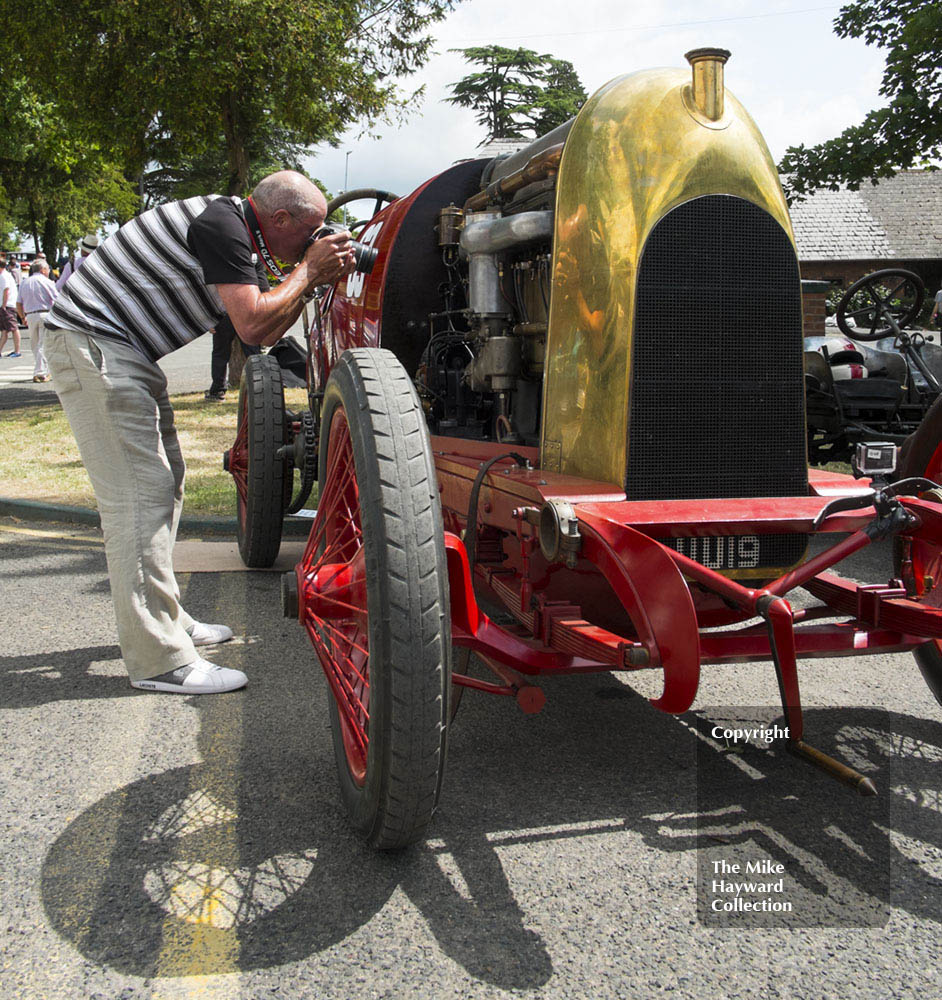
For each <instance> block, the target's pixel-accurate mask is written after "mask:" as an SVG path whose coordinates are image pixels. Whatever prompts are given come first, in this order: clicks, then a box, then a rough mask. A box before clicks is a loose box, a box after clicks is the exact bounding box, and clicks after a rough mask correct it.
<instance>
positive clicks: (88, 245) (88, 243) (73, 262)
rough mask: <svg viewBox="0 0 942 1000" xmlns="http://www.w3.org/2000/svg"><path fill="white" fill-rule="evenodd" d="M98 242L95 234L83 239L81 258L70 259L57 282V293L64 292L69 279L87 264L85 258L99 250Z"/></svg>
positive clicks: (80, 244) (80, 248) (80, 249)
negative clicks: (63, 289)
mask: <svg viewBox="0 0 942 1000" xmlns="http://www.w3.org/2000/svg"><path fill="white" fill-rule="evenodd" d="M98 242H99V241H98V237H97V236H96V235H95V234H94V233H89V234H88V235H87V236H83V237H82V242H81V243H79V256H78V257H70V258H69V259H68V262H67V263H66V265H65V267H63V268H62V273H61V274H60V275H59V280H58V281H57V282H56V291H57V292H61V291H62V288H63V286H64V285H65V283H66V282H67V281H68V280H69V278H70V277H71V276H72V275H73V274H74V273H75V272H76V271H77V270H78V269H79V268H80V267H81V266H82V265H83V264H84V263H85V258H86V257H88V256H89V254H93V253H94V252H95V251H96V250H97V249H98Z"/></svg>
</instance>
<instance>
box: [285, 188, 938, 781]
mask: <svg viewBox="0 0 942 1000" xmlns="http://www.w3.org/2000/svg"><path fill="white" fill-rule="evenodd" d="M428 183H431V181H430V182H428ZM426 186H427V185H426ZM423 190H424V187H423V188H419V189H418V190H417V191H416V192H414V193H413V194H412V195H410V196H408V197H407V198H402V199H399V200H397V201H395V202H393V203H392V204H391V205H389V206H388V207H387V208H385V209H383V211H381V212H380V213H378V214H377V215H376V216H375V217H374V219H373V220H372V221H371V226H372V228H371V229H368V230H365V232H369V233H372V234H373V238H371V239H370V242H371V244H372V245H373V246H374V248H375V249H376V250H377V251H378V258H377V261H376V264H375V266H374V269H373V271H372V273H371V275H370V278H369V281H368V282H367V284H366V291H365V293H364V292H362V290H361V293H358V294H357V296H356V297H355V298H349V297H347V296H346V295H345V294H343V292H342V291H341V290H340V288H338V289H337V291H338V292H339V293H340V294H337V295H334V294H333V293H331V294H329V295H328V296H327V298H326V299H325V302H324V303H322V313H321V315H323V316H324V319H325V321H326V322H325V324H324V326H323V327H321V326H320V325H318V327H317V329H316V330H315V331H312V337H311V353H312V359H313V363H312V366H311V369H310V371H309V375H310V378H311V382H312V385H311V388H312V389H314V390H315V391H316V390H317V389H321V390H323V387H324V384H325V383H326V380H327V375H328V374H329V372H330V369H331V368H332V367H333V364H334V363H335V362H336V360H337V358H339V356H340V354H341V353H342V351H343V350H345V349H346V348H348V347H378V346H380V333H379V331H380V327H381V325H382V324H381V319H382V313H383V299H384V292H385V286H386V277H387V270H388V267H389V261H390V255H391V252H392V247H393V244H394V241H395V238H396V234H397V231H398V229H399V227H400V225H401V224H402V221H403V219H404V218H405V217H406V215H407V213H408V212H409V210H410V208H411V207H412V205H413V204H414V203H415V201H416V199H417V198H419V197H420V196H421V194H422V191H423ZM431 443H432V450H433V453H434V457H435V466H436V473H437V478H438V488H439V492H440V495H441V502H442V512H443V519H444V527H445V545H446V553H447V565H448V578H449V586H450V595H451V625H452V638H453V642H454V644H455V645H457V646H464V647H468V648H470V649H472V650H473V651H474V652H475V653H476V654H477V655H478V656H479V657H480V658H481V659H482V660H483V661H484V662H485V663H486V664H487V665H488V667H489V668H490V669H491V670H492V671H493V672H494V673H495V674H496V676H497V678H498V680H499V683H492V682H487V681H483V680H478V679H476V678H472V677H469V676H466V675H464V674H457V673H456V674H454V675H453V681H454V683H455V684H457V685H460V686H464V687H471V688H475V689H477V690H481V691H486V692H489V693H492V694H499V695H507V696H512V697H515V698H516V700H517V701H518V703H519V704H520V707H521V708H522V709H523V710H524V711H525V712H535V711H539V710H540V708H541V707H542V705H543V703H544V701H545V698H544V696H543V693H542V691H541V690H540V689H539V688H538V687H536V686H535V685H533V684H532V683H530V682H529V680H528V678H531V677H533V676H536V675H539V674H559V673H589V672H598V671H612V670H616V671H621V670H626V671H629V670H639V669H660V670H662V671H663V674H664V689H663V692H662V694H661V695H660V697H658V698H656V699H652V703H653V704H654V706H655V707H656V708H658V709H660V710H662V711H665V712H671V713H681V712H684V711H686V710H687V709H688V708H689V707H690V706H691V704H692V703H693V700H694V698H695V696H696V693H697V688H698V685H699V679H700V668H701V665H702V664H709V663H730V662H745V661H754V660H772V661H773V662H774V664H775V670H776V674H777V678H778V682H779V689H780V693H781V698H782V704H783V709H784V712H785V717H786V724H787V725H788V728H789V741H790V746H791V748H792V749H793V750H795V751H796V752H797V753H799V754H800V755H802V756H804V757H805V758H807V759H809V760H810V761H811V762H813V763H815V764H816V765H818V766H820V767H822V768H824V769H825V770H826V771H828V772H829V773H830V774H832V775H833V776H834V777H837V778H838V779H839V780H841V781H843V782H845V783H847V784H850V785H852V786H854V787H856V788H857V789H858V791H860V792H861V793H863V794H873V793H874V791H875V789H874V787H873V785H872V783H871V782H870V781H869V779H866V778H864V777H863V776H862V775H860V774H858V773H857V772H854V771H852V770H851V769H849V768H847V767H845V766H844V765H842V764H840V763H838V762H837V761H834V760H832V759H831V758H829V757H827V756H825V755H824V754H822V753H820V752H819V751H817V750H814V748H812V747H809V746H808V745H807V744H806V743H804V742H803V740H802V734H803V724H802V711H801V699H800V694H799V686H798V672H797V660H798V658H799V657H805V658H811V657H830V656H854V655H857V654H860V653H864V652H866V653H877V652H902V651H907V650H912V649H914V648H915V647H917V646H919V645H920V644H922V643H925V642H927V641H929V640H932V639H942V588H938V589H935V590H932V591H931V592H930V593H925V594H920V597H919V599H918V600H913V599H911V598H910V597H908V596H907V591H906V590H905V589H904V588H903V586H902V584H901V581H899V580H891V581H890V582H889V583H888V584H887V585H885V586H858V585H857V584H855V583H852V582H850V581H847V580H844V579H841V578H840V577H838V576H835V575H833V574H830V573H828V572H827V571H828V570H830V569H831V568H832V567H833V566H835V565H836V564H837V563H838V562H840V561H841V560H842V559H844V558H846V557H847V556H849V555H851V554H852V553H853V552H855V551H857V550H859V549H860V548H863V547H864V546H866V545H868V544H870V542H871V540H872V539H871V534H870V533H868V532H867V531H866V530H865V529H866V528H868V527H871V531H872V526H873V525H874V524H875V523H876V521H877V520H878V519H879V513H878V511H877V510H876V509H875V508H874V507H872V506H868V507H863V508H858V509H856V510H852V511H838V512H835V513H830V514H828V515H827V516H826V517H824V518H823V519H822V518H821V515H822V512H823V511H824V509H825V508H826V507H827V506H828V504H829V503H831V502H832V501H834V500H835V499H836V498H839V497H847V496H849V495H850V496H853V495H854V494H857V495H860V496H864V495H869V493H870V490H869V484H868V483H867V481H855V480H853V479H852V478H851V477H849V476H843V475H836V474H828V473H822V472H816V471H814V470H812V471H811V473H810V480H809V487H810V488H809V493H810V495H809V496H804V497H787V498H761V499H739V500H730V499H721V500H675V501H657V502H647V501H635V502H631V501H628V500H626V498H625V493H624V492H623V491H622V490H620V489H619V488H618V487H616V486H612V485H609V484H605V483H599V482H592V481H588V480H584V479H579V478H576V477H572V476H566V475H560V474H557V473H550V472H546V471H544V470H541V469H540V468H539V451H538V449H536V448H523V447H515V448H514V453H515V455H517V456H519V457H520V458H521V459H524V460H525V461H526V463H527V465H526V467H524V466H521V465H520V464H518V462H517V460H516V459H515V458H510V457H503V458H501V457H500V456H506V453H507V450H508V449H507V447H506V446H505V445H501V444H490V443H482V442H476V441H471V440H467V439H458V438H447V437H433V438H432V442H431ZM488 462H493V464H492V465H491V466H490V468H489V469H488V470H487V471H486V472H483V473H482V467H483V465H484V464H485V463H488ZM479 477H480V483H479V484H478V487H479V495H478V497H477V503H476V520H477V524H476V525H475V526H474V527H475V529H476V530H475V536H474V537H475V545H474V548H475V550H476V552H475V560H474V564H473V565H472V563H471V560H470V559H469V555H468V550H467V547H466V545H465V541H463V540H462V539H463V537H465V538H466V537H467V536H466V529H467V527H468V524H467V521H468V508H469V503H470V500H471V496H472V492H473V491H474V487H475V481H476V480H478V479H479ZM897 499H898V505H902V507H903V508H904V509H905V511H906V513H907V514H909V515H910V516H911V523H910V524H909V525H907V526H906V528H905V537H906V538H911V539H913V540H915V541H923V542H925V543H927V545H928V547H929V548H930V549H933V550H934V549H935V548H936V547H939V548H942V507H940V506H939V505H936V504H932V503H927V502H925V501H922V500H920V499H918V498H917V497H915V496H912V497H909V496H904V497H899V498H897ZM551 500H552V501H565V502H567V503H568V504H569V505H570V506H571V508H572V511H573V513H574V515H575V516H576V517H577V518H578V529H579V532H580V535H581V545H580V547H579V551H578V553H577V554H576V555H575V556H574V557H573V558H571V559H570V560H569V565H568V566H564V565H562V563H550V562H547V560H546V559H544V557H543V556H542V554H541V549H540V544H539V536H538V532H537V529H536V523H538V520H539V512H540V510H541V509H542V508H543V506H544V504H546V503H547V501H551ZM816 519H817V520H816ZM818 522H820V523H818ZM897 527H898V526H897ZM744 534H745V535H753V534H761V535H768V534H805V535H809V536H810V535H813V534H847V537H846V538H843V539H842V540H840V541H838V542H837V543H836V544H835V545H833V546H831V547H830V548H828V549H827V550H825V551H824V552H822V553H820V554H819V555H817V556H815V557H814V558H812V559H810V560H808V561H807V562H805V563H804V564H802V565H799V566H798V567H797V568H796V569H794V570H791V571H789V572H785V573H784V574H783V575H781V576H779V577H778V579H775V580H772V581H770V582H767V583H765V584H764V585H763V586H761V587H759V588H755V587H750V586H744V585H741V584H739V583H737V582H736V581H735V580H734V579H731V578H730V576H727V575H724V574H723V573H720V572H717V571H716V570H713V569H710V568H708V567H707V566H705V565H702V564H701V563H699V562H696V561H694V560H693V559H690V558H687V557H686V556H684V555H683V554H681V553H680V552H678V551H676V550H674V549H673V548H671V547H669V546H667V545H663V544H661V543H660V542H658V541H657V540H656V539H657V538H662V539H663V538H681V537H691V538H716V537H723V536H737V535H739V536H741V535H744ZM504 543H506V546H507V548H508V549H510V551H507V550H505V548H504ZM906 569H907V563H906V562H904V566H903V575H904V576H907V572H906ZM910 569H911V567H910ZM302 570H303V567H302V566H301V565H299V566H298V567H297V570H296V577H297V582H298V599H299V600H298V606H299V618H300V620H301V621H302V623H304V622H305V611H304V609H305V607H306V606H307V607H312V608H313V607H315V606H317V607H318V608H319V611H318V613H320V614H322V615H323V616H324V617H330V616H331V611H330V602H327V601H323V600H320V596H321V595H320V593H319V581H318V577H320V576H322V575H323V576H324V579H325V580H327V579H329V580H331V581H332V585H333V587H334V588H336V586H337V584H338V581H340V580H341V579H342V580H343V581H344V586H345V587H349V588H350V593H351V594H359V595H361V596H362V594H363V593H364V592H365V569H364V568H363V563H362V560H361V561H360V562H359V563H358V564H354V565H348V566H342V565H340V564H337V565H330V564H329V565H326V566H322V567H321V570H320V572H318V573H317V574H315V575H313V576H312V575H311V574H307V576H305V573H304V572H302ZM939 572H940V573H942V567H940V568H939ZM909 575H911V573H910V574H909ZM907 578H908V577H907ZM799 586H803V587H805V589H806V590H808V591H809V592H810V593H811V594H812V595H813V596H814V597H816V598H817V599H818V600H819V601H820V602H821V605H820V606H819V607H815V608H811V609H807V610H793V609H792V607H791V606H790V605H789V603H788V601H787V600H786V599H785V598H786V595H787V594H788V593H789V592H790V591H791V590H793V589H794V588H796V587H799ZM476 588H477V590H478V592H479V593H481V595H482V597H484V598H486V599H487V600H488V601H489V602H490V603H492V604H495V605H496V606H498V607H503V608H504V609H506V611H507V612H509V613H510V615H511V616H512V617H513V619H515V624H512V625H509V626H508V625H501V624H498V623H496V622H495V621H494V620H492V618H491V617H489V616H488V615H487V614H486V613H485V612H484V611H483V610H482V609H481V607H480V605H479V603H478V599H477V597H476V593H475V589H476ZM913 589H914V588H913V587H910V591H912V590H913ZM336 593H337V591H336V589H335V590H334V594H335V595H336ZM576 601H580V602H581V603H576ZM334 603H335V604H336V599H334ZM354 603H355V604H357V605H358V606H362V601H361V600H357V601H354ZM584 613H585V614H584ZM756 618H759V619H760V621H759V622H758V623H755V622H754V621H753V622H752V623H751V624H750V620H752V619H756ZM833 618H844V619H845V620H843V621H838V622H834V621H831V622H827V621H825V620H824V619H833ZM589 619H594V620H592V621H590V620H589ZM736 624H738V625H740V627H739V628H733V629H731V630H724V631H710V630H711V629H712V628H714V627H715V626H720V625H725V626H731V625H736Z"/></svg>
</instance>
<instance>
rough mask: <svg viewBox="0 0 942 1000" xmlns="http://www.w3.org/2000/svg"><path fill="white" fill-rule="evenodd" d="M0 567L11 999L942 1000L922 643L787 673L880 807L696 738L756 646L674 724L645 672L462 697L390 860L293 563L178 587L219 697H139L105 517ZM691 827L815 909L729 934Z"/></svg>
mask: <svg viewBox="0 0 942 1000" xmlns="http://www.w3.org/2000/svg"><path fill="white" fill-rule="evenodd" d="M855 572H856V573H858V574H859V575H860V576H861V577H863V578H867V579H875V580H882V579H885V577H886V576H887V574H888V554H887V552H886V550H885V549H883V550H874V551H872V552H869V553H866V554H864V556H863V557H860V558H858V562H857V563H856V570H855ZM0 575H2V602H0V607H2V613H3V635H4V644H3V650H2V656H0V664H2V671H3V673H2V677H3V688H2V696H0V719H2V733H3V742H2V747H3V752H2V755H0V768H2V773H0V815H2V821H0V822H2V830H3V835H2V851H0V889H2V897H0V898H2V903H0V907H2V928H3V934H2V936H0V997H2V998H3V1000H7V998H14V997H16V998H19V997H23V998H39V997H48V998H65V997H68V998H72V997H95V998H102V1000H104V998H107V1000H112V998H131V997H133V998H154V1000H164V998H183V997H202V998H206V997H208V998H213V1000H216V998H240V1000H242V998H244V1000H255V998H263V997H284V998H288V997H290V998H318V1000H320V998H333V997H336V998H344V1000H347V998H360V997H396V998H399V997H406V996H408V997H429V998H436V1000H437V998H445V997H462V998H464V997H510V996H514V997H523V996H533V997H578V998H589V997H591V998H596V997H641V998H647V997H655V996H661V995H670V996H672V997H684V998H686V997H704V998H706V997H709V998H713V997H728V998H746V997H749V998H754V997H780V998H809V1000H810V998H814V1000H819V998H830V997H834V998H838V997H840V998H858V997H860V998H863V997H867V998H871V997H872V998H879V1000H886V998H889V997H920V998H926V1000H928V998H930V997H938V996H940V995H942V979H940V973H939V945H938V940H939V931H940V928H939V924H940V922H942V815H940V809H942V805H940V788H942V768H940V761H942V726H940V723H939V719H940V712H942V710H940V708H939V706H938V705H937V704H936V703H935V701H934V700H933V699H932V698H931V697H930V695H929V694H928V692H927V690H926V687H925V685H924V684H923V682H922V679H921V678H920V676H919V674H918V671H917V670H916V667H915V665H914V663H913V660H912V657H911V656H910V655H909V654H896V655H884V656H875V657H854V658H848V659H842V660H823V661H815V662H812V663H810V664H808V665H807V666H805V667H803V668H802V675H801V680H802V685H803V691H804V697H805V702H806V705H810V706H818V707H812V708H810V709H808V711H807V713H806V732H807V738H808V739H809V741H811V742H812V743H814V744H816V745H819V746H820V747H821V748H822V749H824V750H827V751H828V752H831V753H833V754H834V755H835V756H840V757H841V758H842V759H844V760H847V761H848V762H850V763H853V764H854V765H855V766H857V767H859V768H861V769H863V770H865V771H866V772H867V773H868V774H870V775H871V776H872V777H873V779H874V781H875V783H876V784H877V787H878V789H879V791H880V795H879V796H878V798H877V799H875V800H874V799H871V800H864V799H861V798H859V797H857V796H855V795H853V794H852V793H851V792H850V791H848V790H846V789H844V788H843V787H841V786H839V785H837V784H836V783H835V782H833V781H831V780H829V779H827V778H825V777H822V776H820V775H819V774H818V773H817V772H816V771H814V770H812V769H811V768H810V767H809V766H808V765H806V764H804V763H802V762H800V761H796V760H793V759H792V758H790V757H789V756H788V755H786V754H784V753H781V752H774V751H773V752H762V751H759V750H753V749H750V750H748V751H747V752H744V753H742V754H732V753H725V752H722V753H721V752H718V751H717V750H716V748H715V747H713V746H709V745H707V743H706V741H705V740H704V739H703V738H702V737H703V736H704V734H705V733H706V732H707V731H708V729H709V727H710V726H711V724H712V723H711V720H712V719H716V718H723V717H726V716H724V710H723V709H716V708H711V709H710V710H709V711H706V710H705V709H704V706H727V707H729V706H742V705H760V706H761V705H774V704H775V703H776V700H777V689H776V684H775V680H774V675H773V672H772V669H771V667H770V666H769V665H768V664H746V665H740V666H728V667H720V668H715V667H714V668H706V669H705V675H704V678H703V681H702V685H701V695H700V697H699V699H698V702H697V705H696V706H695V708H699V709H701V712H700V714H697V713H696V712H692V713H688V714H687V715H686V716H684V717H681V718H679V719H678V718H674V717H671V716H666V715H662V714H660V713H658V712H657V711H655V710H654V709H653V708H652V707H651V706H650V705H649V704H648V703H647V701H646V699H645V697H642V696H641V693H643V694H645V695H651V694H656V693H658V685H657V680H656V678H654V677H648V676H638V675H636V676H635V677H634V678H633V684H634V686H635V687H636V688H637V689H638V692H641V693H637V692H636V691H635V690H633V689H632V688H629V687H627V686H625V685H623V684H621V683H620V682H619V681H617V680H615V679H614V678H612V677H609V676H605V675H603V676H597V677H582V678H566V679H557V680H551V681H547V682H546V683H545V684H544V685H543V686H544V689H545V691H546V693H547V696H548V700H547V704H546V707H545V709H544V711H543V712H542V713H541V714H540V715H537V716H524V715H523V714H521V713H520V712H519V711H518V710H517V708H516V706H515V705H514V703H513V702H512V701H511V699H507V698H504V699H499V698H493V697H489V696H485V695H481V694H477V693H474V692H471V693H468V694H467V695H466V696H465V699H464V702H463V704H462V707H461V711H460V713H459V715H458V717H457V720H456V723H455V726H454V728H453V731H452V734H451V745H450V756H449V764H448V773H447V776H446V782H445V788H444V793H443V798H442V804H441V807H440V811H439V813H438V815H437V816H436V818H435V820H434V821H433V826H432V829H431V831H430V839H429V840H428V841H427V843H425V844H424V845H422V846H420V847H416V848H414V849H411V850H409V851H406V852H404V853H401V854H399V855H395V856H384V855H377V854H374V853H372V852H371V851H370V850H368V849H366V848H365V847H363V846H362V845H361V844H360V843H359V842H358V841H357V839H356V838H355V836H353V835H352V834H351V832H350V830H349V828H348V826H347V824H346V821H345V818H344V815H343V813H342V811H341V807H340V803H339V798H338V795H337V790H336V781H335V775H334V763H333V757H332V751H331V746H330V736H329V725H328V715H327V704H326V694H325V688H326V686H325V683H324V680H323V677H322V675H321V672H320V669H319V667H318V665H317V664H316V662H315V659H314V656H313V653H312V650H311V648H310V646H309V644H308V642H307V640H306V638H305V636H304V635H303V633H302V631H301V629H300V628H299V627H298V626H297V625H296V624H295V623H293V622H290V621H286V620H285V619H283V618H282V617H281V613H280V599H279V590H278V578H277V575H273V574H262V573H200V574H193V575H185V576H184V575H181V580H180V582H181V587H182V589H183V593H184V600H185V604H186V606H187V608H188V609H189V611H190V612H191V613H193V614H194V615H196V616H197V617H200V618H203V619H205V620H210V621H220V620H221V621H226V622H228V623H229V624H230V625H232V626H233V628H234V629H235V631H236V636H237V640H236V641H235V642H234V643H230V644H227V645H225V646H221V647H219V648H218V650H217V651H216V652H215V653H214V654H213V655H214V658H215V659H216V660H217V661H218V662H220V663H223V664H226V665H228V666H234V667H239V668H241V669H244V670H245V671H246V673H247V674H248V675H249V678H250V686H249V688H248V690H247V691H245V692H242V693H237V694H233V695H228V696H221V697H209V698H203V699H200V698H180V697H174V696H157V695H154V694H148V693H144V692H135V691H132V690H131V688H129V687H128V686H127V684H126V681H125V679H124V671H123V668H122V664H121V661H120V653H119V650H118V647H117V645H116V642H115V633H114V625H113V620H112V617H111V611H110V604H109V597H108V588H107V583H106V577H105V566H104V558H103V554H102V550H101V547H100V545H99V543H98V539H97V536H96V535H95V534H93V533H87V532H81V531H74V530H70V529H58V528H55V527H50V526H49V525H43V526H39V525H37V526H31V525H24V524H22V523H13V522H10V521H7V522H3V523H2V524H0ZM845 706H851V707H845ZM711 713H712V714H711ZM772 714H773V715H774V713H772ZM726 715H727V716H728V715H729V711H728V710H726ZM698 779H699V780H698ZM876 803H879V804H876ZM698 845H699V848H700V851H699V853H700V862H701V865H702V864H703V862H704V860H705V859H708V858H709V857H711V856H712V855H711V853H710V852H713V854H715V852H716V851H720V852H721V853H722V852H723V851H725V850H726V849H727V847H728V848H729V849H730V850H732V849H734V848H737V849H738V848H743V849H746V848H749V849H753V850H754V851H759V852H760V853H761V854H764V855H767V856H768V857H769V858H773V859H774V860H775V861H776V862H777V863H782V864H783V865H784V866H785V867H786V868H787V871H788V874H789V876H790V877H794V878H793V881H795V884H796V886H797V888H796V889H795V892H794V893H793V895H794V898H795V899H796V905H798V908H799V910H801V907H802V906H805V905H806V904H807V903H808V900H809V899H810V900H811V901H812V902H817V903H820V904H821V905H822V907H823V909H819V910H818V911H815V913H816V914H817V915H816V916H813V919H810V922H811V923H812V924H813V923H815V922H816V921H817V922H819V923H824V924H830V926H827V925H826V926H785V927H776V926H774V925H770V926H762V927H756V926H750V925H749V921H748V920H747V919H745V918H742V919H740V917H739V916H738V915H734V918H732V919H731V921H730V923H729V926H728V927H721V926H720V927H718V926H715V925H712V924H711V923H710V922H709V915H708V914H707V915H706V917H704V914H703V913H702V912H701V913H700V915H699V916H698V907H697V870H698ZM802 894H804V895H803V896H802ZM812 910H813V907H812V909H807V910H806V911H805V913H804V916H808V915H809V914H811V913H812ZM822 915H823V916H822ZM799 916H801V914H799ZM804 916H802V917H801V919H800V920H799V924H800V923H801V921H802V920H803V919H804ZM806 922H808V921H806ZM854 922H857V923H864V924H867V923H869V926H847V924H849V923H854Z"/></svg>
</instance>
